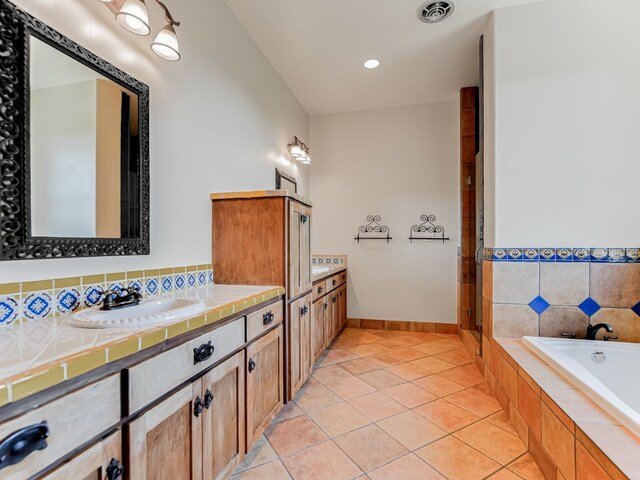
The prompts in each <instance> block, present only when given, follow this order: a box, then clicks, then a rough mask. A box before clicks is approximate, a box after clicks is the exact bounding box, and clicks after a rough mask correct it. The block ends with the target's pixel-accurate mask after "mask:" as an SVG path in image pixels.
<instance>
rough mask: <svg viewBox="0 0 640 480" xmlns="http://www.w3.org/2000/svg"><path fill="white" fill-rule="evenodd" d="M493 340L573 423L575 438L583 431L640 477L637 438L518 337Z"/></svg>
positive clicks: (617, 463)
mask: <svg viewBox="0 0 640 480" xmlns="http://www.w3.org/2000/svg"><path fill="white" fill-rule="evenodd" d="M495 340H496V341H497V342H498V344H499V345H500V346H501V347H502V348H503V349H504V351H505V352H506V353H507V354H508V355H510V356H511V358H512V359H513V360H515V361H516V362H517V364H518V366H519V368H520V369H521V370H524V372H525V373H526V374H527V375H528V376H529V377H531V379H533V381H535V383H536V384H537V385H538V386H539V387H540V388H541V389H542V390H543V391H544V393H546V394H547V395H548V397H549V398H550V399H551V400H553V403H555V404H556V405H557V406H558V407H559V408H560V409H561V410H562V411H563V412H564V413H565V414H566V415H567V416H568V417H569V418H570V420H571V421H572V422H573V423H575V427H576V428H575V430H576V437H577V438H578V437H579V436H580V435H581V434H584V435H586V436H587V437H588V438H589V439H590V440H591V442H593V443H594V444H595V445H596V446H597V447H598V448H599V449H600V450H601V451H602V453H604V454H605V455H606V456H607V457H608V458H609V460H610V461H611V462H612V463H613V464H615V466H616V467H617V468H618V469H619V470H620V471H621V472H622V473H624V475H626V476H627V477H628V478H632V479H640V462H639V461H638V459H639V458H640V438H638V437H637V436H635V435H634V434H633V433H632V432H630V431H629V430H628V429H626V428H625V427H624V426H622V425H621V424H620V422H619V421H618V420H616V419H614V418H613V417H612V416H610V415H609V414H608V413H607V412H606V411H605V410H603V409H602V408H601V407H600V406H599V405H597V404H596V403H595V402H593V401H592V400H591V399H590V398H589V397H588V396H587V394H586V393H584V392H583V391H582V390H581V389H580V387H578V386H576V385H574V384H573V383H571V382H569V380H567V379H566V378H565V377H563V376H562V375H560V374H559V373H558V372H557V370H555V369H554V368H553V367H551V366H550V365H549V364H548V363H547V362H545V361H544V360H543V359H542V358H541V357H539V356H537V355H536V354H535V353H533V352H532V351H531V350H529V349H528V348H527V347H526V346H525V345H524V344H523V343H522V341H521V340H520V339H513V338H495Z"/></svg>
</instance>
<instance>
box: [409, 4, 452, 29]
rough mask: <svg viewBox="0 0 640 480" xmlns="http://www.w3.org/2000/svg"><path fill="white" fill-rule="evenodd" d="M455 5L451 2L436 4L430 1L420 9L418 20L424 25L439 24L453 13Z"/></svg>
mask: <svg viewBox="0 0 640 480" xmlns="http://www.w3.org/2000/svg"><path fill="white" fill-rule="evenodd" d="M453 9H454V5H453V2H451V1H443V2H434V1H433V0H429V1H428V2H425V3H423V4H422V5H421V6H420V8H419V9H418V18H419V19H420V20H422V21H423V22H424V23H438V22H441V21H443V20H444V19H445V18H447V17H449V16H450V15H451V14H452V13H453Z"/></svg>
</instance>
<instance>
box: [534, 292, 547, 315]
mask: <svg viewBox="0 0 640 480" xmlns="http://www.w3.org/2000/svg"><path fill="white" fill-rule="evenodd" d="M529 306H530V307H531V309H532V310H533V311H534V312H536V313H537V314H538V315H540V314H541V313H542V312H544V311H545V310H546V309H547V308H549V307H550V305H549V302H547V301H546V300H545V299H544V298H542V297H541V296H540V295H538V296H537V297H536V298H534V299H533V300H531V303H529Z"/></svg>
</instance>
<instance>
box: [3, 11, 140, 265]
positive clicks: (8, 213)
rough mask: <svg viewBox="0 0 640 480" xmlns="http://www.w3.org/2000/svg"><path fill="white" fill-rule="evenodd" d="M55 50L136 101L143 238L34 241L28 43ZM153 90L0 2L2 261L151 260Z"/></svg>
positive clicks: (35, 239) (54, 31) (40, 238)
mask: <svg viewBox="0 0 640 480" xmlns="http://www.w3.org/2000/svg"><path fill="white" fill-rule="evenodd" d="M31 36H34V37H36V38H38V39H39V40H42V41H43V42H45V43H47V44H48V45H51V46H52V47H54V48H57V49H58V50H60V51H61V52H63V53H65V54H67V55H69V56H70V57H72V58H73V59H75V60H77V61H78V62H81V63H83V64H84V65H86V66H88V67H89V68H92V69H93V70H96V71H98V72H100V73H101V74H102V75H104V76H105V77H107V78H109V79H110V80H113V81H114V82H116V83H118V84H120V85H122V86H124V87H126V88H128V89H129V90H131V91H132V92H134V93H136V94H137V95H138V101H139V123H140V125H139V138H140V190H139V191H140V199H139V201H140V237H139V238H131V239H129V238H122V239H121V238H52V237H32V236H31V218H30V217H31V199H30V196H31V192H30V184H31V180H30V179H31V177H30V164H31V161H30V160H31V159H30V135H29V125H30V85H29V38H30V37H31ZM149 251H150V247H149V87H148V86H147V85H145V84H144V83H142V82H140V81H138V80H136V79H135V78H133V77H131V76H130V75H128V74H126V73H125V72H123V71H122V70H119V69H118V68H116V67H114V66H113V65H111V64H110V63H109V62H107V61H105V60H103V59H102V58H100V57H98V56H96V55H94V54H93V53H91V52H90V51H88V50H87V49H85V48H83V47H81V46H80V45H78V44H77V43H75V42H73V41H71V40H70V39H68V38H67V37H65V36H64V35H62V34H61V33H59V32H57V31H56V30H54V29H52V28H51V27H49V26H48V25H46V24H44V23H43V22H42V21H40V20H38V19H37V18H34V17H32V16H31V15H29V14H28V13H26V12H24V11H22V10H20V9H19V8H17V7H16V6H15V5H13V4H12V3H11V2H9V1H8V0H0V260H28V259H38V258H65V257H94V256H115V255H148V254H149Z"/></svg>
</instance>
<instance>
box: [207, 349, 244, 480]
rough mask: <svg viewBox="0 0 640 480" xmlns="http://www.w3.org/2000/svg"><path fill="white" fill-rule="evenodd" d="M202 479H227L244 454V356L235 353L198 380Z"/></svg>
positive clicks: (241, 353) (240, 353) (242, 352)
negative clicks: (200, 412)
mask: <svg viewBox="0 0 640 480" xmlns="http://www.w3.org/2000/svg"><path fill="white" fill-rule="evenodd" d="M202 399H203V402H204V407H205V408H204V412H203V418H202V421H203V424H204V425H203V429H202V442H203V449H202V462H203V474H204V478H205V479H210V480H221V479H225V478H228V477H229V476H231V473H232V472H233V471H234V470H235V469H236V467H237V466H238V465H240V462H242V459H243V458H244V454H245V357H244V350H243V351H241V352H239V353H237V354H236V355H234V356H233V357H231V358H230V359H228V360H226V361H225V362H224V363H222V364H221V365H219V366H217V367H216V368H214V369H213V370H211V372H209V373H207V374H206V375H205V376H204V377H203V379H202Z"/></svg>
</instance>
